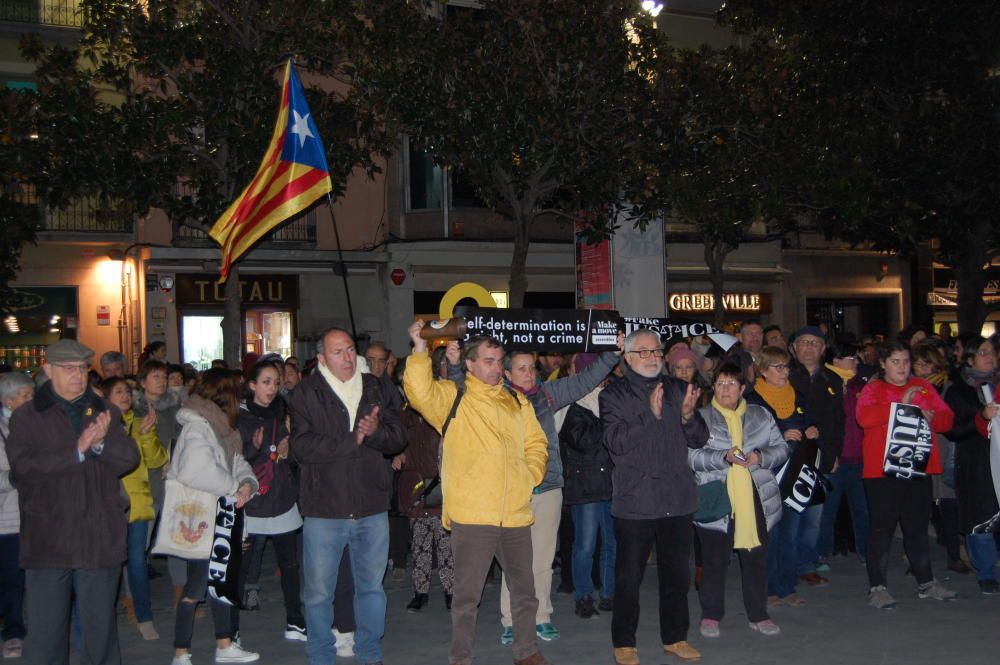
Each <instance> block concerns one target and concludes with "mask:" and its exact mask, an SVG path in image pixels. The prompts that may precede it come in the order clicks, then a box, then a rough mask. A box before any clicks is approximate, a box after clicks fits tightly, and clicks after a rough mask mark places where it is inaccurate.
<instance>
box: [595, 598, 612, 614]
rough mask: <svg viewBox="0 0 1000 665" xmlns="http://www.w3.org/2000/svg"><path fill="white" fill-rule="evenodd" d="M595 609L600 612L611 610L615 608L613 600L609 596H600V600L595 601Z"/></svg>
mask: <svg viewBox="0 0 1000 665" xmlns="http://www.w3.org/2000/svg"><path fill="white" fill-rule="evenodd" d="M597 609H599V610H600V611H602V612H611V611H614V609H615V601H614V600H612V599H611V598H601V600H600V602H598V603H597Z"/></svg>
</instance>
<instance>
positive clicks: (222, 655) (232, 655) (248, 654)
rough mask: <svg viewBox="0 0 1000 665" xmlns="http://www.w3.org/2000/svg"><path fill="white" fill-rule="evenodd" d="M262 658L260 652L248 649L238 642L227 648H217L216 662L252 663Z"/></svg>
mask: <svg viewBox="0 0 1000 665" xmlns="http://www.w3.org/2000/svg"><path fill="white" fill-rule="evenodd" d="M255 660H260V654H259V653H254V652H253V651H247V650H246V649H244V648H243V647H241V646H240V645H238V644H230V645H229V646H228V647H226V648H225V649H216V650H215V662H217V663H252V662H254V661H255Z"/></svg>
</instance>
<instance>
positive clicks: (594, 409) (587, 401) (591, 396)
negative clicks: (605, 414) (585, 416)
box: [576, 386, 603, 418]
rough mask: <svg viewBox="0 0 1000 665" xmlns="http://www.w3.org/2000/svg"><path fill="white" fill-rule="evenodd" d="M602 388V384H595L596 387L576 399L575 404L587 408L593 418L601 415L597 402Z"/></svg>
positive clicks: (598, 402)
mask: <svg viewBox="0 0 1000 665" xmlns="http://www.w3.org/2000/svg"><path fill="white" fill-rule="evenodd" d="M602 389H603V387H602V386H597V387H596V388H594V389H593V390H591V391H590V392H589V393H587V394H586V395H584V396H583V397H581V398H580V399H578V400H576V403H577V404H579V405H580V406H582V407H583V408H585V409H587V410H588V411H590V412H591V413H592V414H594V417H595V418H600V417H601V412H600V408H599V404H600V399H599V397H600V395H601V390H602Z"/></svg>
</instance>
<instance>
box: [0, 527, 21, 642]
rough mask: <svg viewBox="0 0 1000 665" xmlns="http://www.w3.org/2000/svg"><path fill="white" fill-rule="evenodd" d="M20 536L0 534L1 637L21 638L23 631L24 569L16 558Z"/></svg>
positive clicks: (5, 638)
mask: <svg viewBox="0 0 1000 665" xmlns="http://www.w3.org/2000/svg"><path fill="white" fill-rule="evenodd" d="M20 552H21V536H20V535H19V534H16V533H9V534H4V535H2V536H0V614H2V615H3V639H4V640H12V639H15V638H16V639H19V640H23V639H24V635H25V631H24V571H23V570H21V564H20V563H19V562H18V558H19V556H20Z"/></svg>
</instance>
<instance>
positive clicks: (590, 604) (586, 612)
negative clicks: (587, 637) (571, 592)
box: [575, 596, 597, 619]
mask: <svg viewBox="0 0 1000 665" xmlns="http://www.w3.org/2000/svg"><path fill="white" fill-rule="evenodd" d="M575 612H576V615H577V616H578V617H580V618H581V619H589V618H590V617H592V616H594V615H595V614H597V608H595V607H594V600H593V598H591V597H590V596H584V597H583V598H581V599H580V600H578V601H576V610H575Z"/></svg>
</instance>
